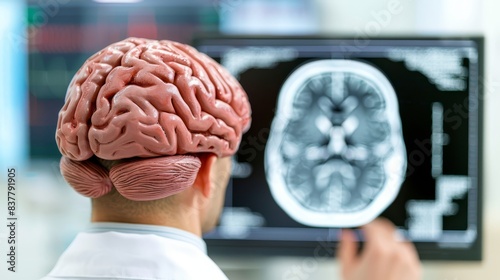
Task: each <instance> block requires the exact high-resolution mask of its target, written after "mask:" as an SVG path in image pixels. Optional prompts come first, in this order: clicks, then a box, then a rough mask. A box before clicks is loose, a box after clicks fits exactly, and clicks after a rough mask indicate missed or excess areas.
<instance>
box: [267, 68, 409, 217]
mask: <svg viewBox="0 0 500 280" xmlns="http://www.w3.org/2000/svg"><path fill="white" fill-rule="evenodd" d="M265 169H266V177H267V181H268V183H269V186H270V189H271V193H272V195H273V198H274V199H275V200H276V202H277V203H278V205H279V206H280V207H281V208H282V209H283V210H284V211H285V212H286V213H287V214H288V215H289V216H290V217H291V218H293V219H294V220H296V221H297V222H299V223H302V224H304V225H308V226H316V227H352V226H359V225H362V224H365V223H368V222H369V221H371V220H373V219H374V218H376V217H377V216H378V215H380V213H381V212H382V211H384V210H385V209H386V208H387V207H388V206H389V205H390V204H391V203H392V201H393V200H394V199H395V197H396V196H397V194H398V192H399V189H400V186H401V183H402V182H403V180H404V177H405V171H406V149H405V145H404V141H403V134H402V128H401V118H400V115H399V108H398V101H397V96H396V93H395V91H394V89H393V87H392V86H391V84H390V82H389V81H388V80H387V78H386V77H385V76H384V74H383V73H382V72H380V71H379V70H378V69H376V68H374V67H373V66H370V65H369V64H366V63H363V62H358V61H353V60H335V59H330V60H318V61H313V62H309V63H306V64H304V65H302V66H300V67H299V68H297V69H296V70H295V71H294V72H293V73H292V74H291V75H290V76H289V77H288V79H287V80H286V81H285V83H284V84H283V86H282V88H281V91H280V94H279V98H278V105H277V110H276V113H275V117H274V120H273V123H272V127H271V133H270V136H269V139H268V143H267V147H266V151H265Z"/></svg>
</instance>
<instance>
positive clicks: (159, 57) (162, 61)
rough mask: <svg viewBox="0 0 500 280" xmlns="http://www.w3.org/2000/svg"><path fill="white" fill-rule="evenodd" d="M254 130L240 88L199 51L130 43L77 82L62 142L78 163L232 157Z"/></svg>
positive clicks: (94, 63)
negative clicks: (188, 156)
mask: <svg viewBox="0 0 500 280" xmlns="http://www.w3.org/2000/svg"><path fill="white" fill-rule="evenodd" d="M249 124H250V107H249V104H248V100H247V96H246V94H245V92H244V91H243V89H242V88H241V86H240V85H239V83H238V82H237V81H236V80H235V79H234V78H233V77H232V76H231V75H230V74H229V73H228V72H227V71H226V70H225V69H223V68H222V67H221V66H220V65H218V64H217V63H216V62H215V61H213V60H212V59H210V58H209V57H208V56H206V55H204V54H201V53H199V52H197V51H196V50H195V49H194V48H192V47H189V46H187V45H183V44H180V43H176V42H172V41H153V40H146V39H135V38H131V39H127V40H124V41H121V42H118V43H115V44H112V45H110V46H109V47H107V48H105V49H103V50H102V51H100V52H98V53H97V54H95V55H94V56H92V57H91V58H89V59H88V60H87V61H86V62H85V64H84V65H83V66H82V67H81V68H80V70H79V71H78V72H77V73H76V75H75V77H74V78H73V80H72V82H71V84H70V86H69V88H68V91H67V95H66V102H65V105H64V107H63V108H62V110H61V111H60V113H59V120H58V126H57V127H58V129H57V133H56V140H57V143H58V146H59V149H60V151H61V153H62V154H63V155H64V156H67V157H69V158H70V159H72V160H79V161H81V160H86V159H88V158H90V157H92V156H93V155H96V156H97V157H99V158H102V159H108V160H113V159H124V158H131V157H155V156H164V155H177V154H189V153H200V152H211V153H215V154H217V155H219V156H227V155H231V154H233V153H234V152H235V150H236V149H237V148H238V144H239V142H240V138H241V134H242V132H243V131H244V130H246V129H247V128H248V126H249Z"/></svg>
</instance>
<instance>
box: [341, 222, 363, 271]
mask: <svg viewBox="0 0 500 280" xmlns="http://www.w3.org/2000/svg"><path fill="white" fill-rule="evenodd" d="M357 252H358V243H357V242H356V237H355V235H354V232H353V231H352V230H346V229H344V230H342V237H341V239H340V248H339V250H338V256H339V259H340V261H341V262H342V270H343V272H346V271H350V270H351V268H352V267H353V266H354V265H355V263H356V261H357Z"/></svg>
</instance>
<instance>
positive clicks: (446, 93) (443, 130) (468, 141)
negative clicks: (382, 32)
mask: <svg viewBox="0 0 500 280" xmlns="http://www.w3.org/2000/svg"><path fill="white" fill-rule="evenodd" d="M482 45H483V41H482V39H481V38H373V39H368V38H360V37H357V38H354V37H353V38H319V37H318V38H316V37H301V38H293V37H287V38H280V37H235V36H232V37H224V36H208V37H198V38H196V39H195V46H196V47H197V48H198V49H199V50H200V51H201V52H204V53H206V54H208V55H209V56H211V57H212V58H214V59H215V60H216V61H218V62H220V63H221V64H222V65H224V66H225V67H226V68H227V69H228V70H229V71H230V72H231V73H232V74H233V75H234V76H235V77H236V78H237V79H238V80H239V81H240V83H241V84H242V86H243V88H244V89H245V90H246V92H247V93H248V96H249V101H250V103H251V105H252V111H253V112H252V126H251V128H250V130H249V131H248V132H247V133H246V134H245V135H244V136H243V139H242V142H241V145H240V148H239V151H238V153H237V154H236V156H235V157H234V159H233V174H232V179H231V182H230V184H229V186H228V190H227V193H226V202H225V207H224V210H223V213H222V215H221V220H220V223H219V225H218V226H217V227H216V229H215V230H214V231H212V232H210V233H208V234H206V236H205V238H206V240H207V242H208V244H209V246H210V248H211V252H212V253H214V254H247V255H248V254H251V255H252V254H256V255H259V254H266V255H267V254H277V255H310V256H312V255H315V254H320V255H327V254H329V255H333V254H334V251H335V250H334V248H335V247H336V246H337V243H338V238H339V233H340V232H339V228H345V227H353V228H356V227H358V226H360V225H363V224H365V223H367V222H369V221H370V220H372V219H374V218H376V217H378V216H383V217H386V218H387V219H389V220H390V221H392V222H393V223H394V224H395V225H396V226H397V228H398V230H399V232H400V233H401V234H402V235H404V236H405V237H406V238H407V239H409V240H411V241H413V242H415V244H416V247H417V250H418V252H419V255H420V257H421V258H422V259H445V260H480V259H481V215H482V214H481V213H482V209H481V139H482V135H481V133H482V131H481V122H482V120H481V117H482V105H481V104H482V91H481V88H482V80H481V79H482V67H483V65H482V55H483V49H482V48H483V47H482ZM358 234H359V236H360V239H362V233H361V231H358Z"/></svg>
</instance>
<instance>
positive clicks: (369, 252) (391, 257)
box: [338, 219, 421, 280]
mask: <svg viewBox="0 0 500 280" xmlns="http://www.w3.org/2000/svg"><path fill="white" fill-rule="evenodd" d="M362 230H363V231H364V235H365V239H366V242H365V246H364V248H363V251H362V252H361V254H360V255H358V243H357V241H356V237H355V235H354V232H353V231H351V230H343V231H342V238H341V241H340V248H339V252H338V256H339V259H340V262H341V269H342V272H341V273H342V279H344V280H418V279H421V268H420V261H419V259H418V255H417V252H416V250H415V247H414V246H413V244H412V243H411V242H408V241H402V240H398V238H396V231H395V228H394V225H393V224H392V223H391V222H389V221H388V220H386V219H377V220H375V221H373V222H371V223H369V224H367V225H365V226H363V227H362Z"/></svg>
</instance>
